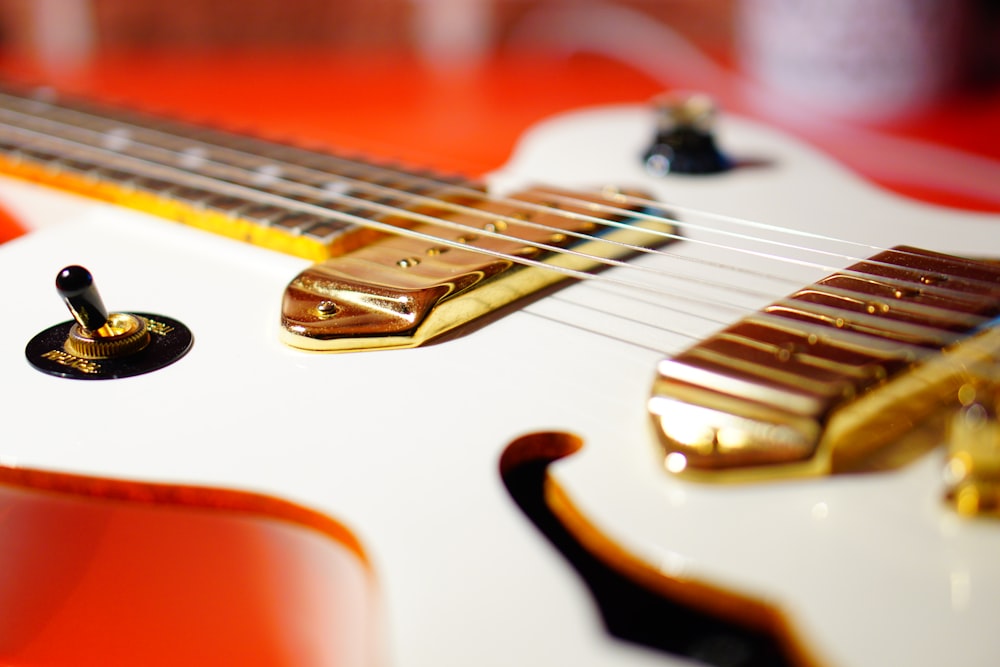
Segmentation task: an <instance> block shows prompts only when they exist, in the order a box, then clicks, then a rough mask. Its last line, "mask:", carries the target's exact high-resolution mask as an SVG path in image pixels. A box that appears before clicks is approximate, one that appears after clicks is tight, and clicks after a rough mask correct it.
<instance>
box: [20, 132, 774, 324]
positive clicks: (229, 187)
mask: <svg viewBox="0 0 1000 667" xmlns="http://www.w3.org/2000/svg"><path fill="white" fill-rule="evenodd" d="M11 131H14V132H15V133H21V134H23V133H27V134H29V135H32V136H33V138H34V139H35V140H36V141H38V142H40V143H42V144H43V145H44V144H57V145H59V148H57V149H56V150H57V151H58V154H62V155H70V156H72V155H73V148H74V146H73V144H74V142H71V141H68V140H65V139H61V138H53V137H50V136H47V135H40V134H38V133H35V132H33V131H30V130H24V129H23V128H0V136H2V135H3V133H5V132H6V133H9V132H11ZM66 144H70V145H71V146H70V147H69V148H67V147H66ZM75 147H77V148H79V146H75ZM83 148H85V149H86V150H87V154H88V155H90V156H92V155H93V153H94V152H95V150H97V149H94V147H91V146H83ZM100 152H103V153H105V154H106V155H107V158H108V159H107V161H106V163H107V164H110V165H112V166H114V165H116V164H121V163H129V166H130V168H132V169H134V163H136V162H139V163H142V162H143V161H142V160H139V159H137V158H133V157H128V156H123V155H122V154H120V153H116V152H112V151H100ZM144 166H145V167H146V171H147V172H149V173H152V174H154V175H156V174H159V173H160V172H163V171H167V172H170V173H171V176H174V177H177V176H179V177H180V178H179V180H181V181H195V182H197V181H199V180H201V179H203V178H204V177H202V176H199V175H197V174H191V173H189V172H186V171H183V170H179V169H176V168H173V167H169V166H165V165H161V164H158V163H146V164H145V165H144ZM219 185H220V187H221V188H222V189H224V190H225V191H227V192H229V193H232V194H233V195H234V196H241V197H249V198H251V199H256V200H258V201H266V202H275V203H277V204H279V205H287V206H289V207H292V208H296V209H300V210H303V211H305V212H313V213H316V214H318V215H328V216H329V217H334V218H336V219H338V220H342V221H345V222H349V223H353V224H365V225H366V226H369V227H372V228H374V229H378V230H381V231H385V232H387V233H390V234H399V233H404V234H405V235H407V236H410V237H412V238H418V239H421V240H424V241H429V242H433V243H438V244H444V245H448V246H451V247H456V248H459V249H465V250H472V251H475V252H477V253H480V254H486V255H490V256H493V257H497V258H499V259H505V260H509V261H517V262H519V263H522V264H527V265H529V266H535V267H539V268H544V269H549V270H555V271H558V272H560V273H562V274H564V275H567V276H569V277H572V278H579V279H582V280H604V281H609V282H613V283H616V284H619V285H622V286H625V287H628V288H631V289H638V290H642V291H647V292H652V293H656V294H659V295H661V296H662V295H669V296H671V297H673V298H676V299H681V300H687V301H689V302H691V303H705V302H710V303H713V304H714V305H716V306H718V307H720V308H726V309H732V310H739V311H745V310H746V308H745V306H743V305H740V304H738V303H733V302H727V301H723V300H719V299H711V298H708V297H704V296H699V297H695V296H687V295H683V294H680V293H679V292H678V291H677V290H676V288H670V289H668V288H662V287H658V286H655V285H652V284H649V283H641V282H636V281H633V280H626V279H623V278H620V277H610V276H605V275H596V274H592V273H588V272H586V271H581V270H576V269H571V268H568V267H563V266H558V265H552V264H549V263H546V262H543V261H539V260H533V259H530V258H522V257H516V256H513V255H510V254H509V253H503V252H499V251H494V250H490V249H488V248H482V247H470V246H468V245H466V244H463V243H461V242H457V241H452V240H451V239H447V238H444V237H440V236H435V235H430V234H424V233H421V232H419V231H415V230H399V229H398V228H397V227H394V226H392V225H389V224H386V223H381V222H378V221H372V220H366V219H363V218H358V217H356V216H352V215H350V214H344V213H340V212H336V211H330V210H329V209H324V208H321V207H317V206H314V205H310V204H307V203H303V202H298V201H295V200H287V199H286V198H283V197H280V196H277V195H271V194H268V193H261V192H258V191H257V190H254V189H253V188H250V187H248V186H242V185H238V184H231V183H221V184H219ZM411 217H412V218H413V219H416V220H420V221H423V216H418V215H413V216H411ZM427 221H428V222H430V223H432V224H440V225H445V226H451V227H454V228H457V229H460V230H463V231H470V230H469V228H468V227H465V226H463V225H457V224H456V225H451V224H448V223H447V221H440V220H437V219H433V218H428V220H427ZM498 236H500V237H501V238H503V236H502V235H498ZM535 245H537V247H540V248H549V249H552V250H553V251H557V252H562V250H561V249H559V248H556V247H554V246H547V245H546V244H535ZM563 254H566V253H563ZM575 254H577V255H580V256H581V257H584V258H591V256H588V255H585V254H583V253H575ZM593 259H595V260H601V261H603V258H599V257H594V258H593ZM616 262H617V260H616ZM619 264H620V265H621V266H622V268H626V269H631V270H636V269H641V268H647V269H648V267H640V266H638V265H634V264H629V263H627V262H617V264H616V265H619ZM654 273H656V274H657V275H658V276H660V277H662V276H664V275H666V276H667V277H670V274H666V273H665V272H662V271H654ZM675 277H678V276H675ZM684 279H685V280H687V281H688V282H692V280H693V279H691V278H690V277H684ZM701 282H702V283H703V284H705V285H706V286H710V285H709V283H710V282H711V281H704V280H702V281H701ZM719 288H720V289H722V288H724V289H726V290H730V291H731V290H732V286H731V285H723V284H719ZM756 296H761V297H763V296H768V295H766V294H764V293H761V294H758V295H756Z"/></svg>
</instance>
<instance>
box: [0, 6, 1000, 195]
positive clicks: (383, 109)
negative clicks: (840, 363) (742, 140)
mask: <svg viewBox="0 0 1000 667" xmlns="http://www.w3.org/2000/svg"><path fill="white" fill-rule="evenodd" d="M0 76H4V77H7V78H13V79H18V80H24V81H31V82H36V83H43V84H48V85H53V86H57V87H59V88H61V89H67V90H70V91H72V92H77V93H81V94H85V95H89V96H94V97H98V98H102V99H108V100H111V101H120V102H124V103H127V104H137V105H139V106H143V107H147V108H152V109H155V110H160V111H162V112H165V113H171V114H175V115H182V116H188V117H195V118H198V119H207V120H209V121H213V122H222V123H223V124H228V125H231V126H236V127H249V128H255V129H257V130H262V131H264V132H265V133H270V134H275V135H279V136H290V137H292V138H295V139H297V140H306V141H315V142H321V143H332V144H336V145H339V146H344V147H347V148H349V149H356V150H364V151H368V152H373V153H376V154H380V155H387V156H389V157H397V158H399V159H405V160H408V161H416V162H421V163H425V164H430V165H431V166H437V167H439V168H446V169H450V170H457V171H464V172H472V173H475V172H482V171H486V170H488V169H490V168H495V167H496V166H499V165H500V164H502V162H503V160H504V158H505V157H506V156H507V154H508V153H509V151H510V149H511V146H512V145H513V143H514V142H515V141H516V138H517V136H518V134H520V133H521V132H523V131H524V130H525V129H526V128H527V127H529V126H530V125H531V124H532V123H534V122H537V121H538V120H540V119H541V118H543V117H545V116H547V115H550V114H552V113H556V112H559V111H563V110H566V109H571V108H574V107H579V106H585V105H592V104H606V103H619V102H643V101H645V100H647V99H648V98H649V97H651V96H652V95H654V94H656V93H657V92H659V91H662V90H664V89H686V90H700V91H704V92H708V93H710V94H712V95H714V96H715V97H716V98H717V99H718V100H719V101H720V103H721V104H722V106H723V108H724V109H726V110H728V111H730V112H733V113H740V114H743V115H747V116H751V117H755V118H759V119H762V120H764V121H765V122H768V123H770V124H773V125H778V126H780V127H782V128H784V129H785V130H787V131H789V132H791V133H794V134H797V135H799V136H801V137H803V138H805V139H806V140H808V141H810V142H812V143H814V144H815V145H817V146H818V147H820V148H821V149H822V150H824V151H826V152H828V153H831V154H832V155H834V156H835V157H836V158H838V159H840V160H841V161H843V162H844V163H845V164H847V165H848V166H850V167H851V168H853V169H855V170H857V171H859V172H861V173H862V174H863V175H864V176H866V177H867V178H869V179H870V180H873V181H875V182H877V183H880V184H882V185H885V186H888V187H891V188H893V189H894V190H896V191H897V192H902V193H904V194H910V195H916V196H922V197H927V196H930V197H931V198H932V199H933V198H935V197H936V198H937V199H938V200H943V201H945V202H946V203H951V204H958V205H963V206H967V207H973V208H985V209H989V210H1000V193H998V192H996V190H997V188H996V187H995V183H997V182H1000V170H998V166H997V164H998V163H997V160H998V158H1000V93H998V87H997V82H998V79H1000V3H997V2H995V1H994V0H878V2H872V1H870V0H826V1H824V2H817V1H816V0H145V1H137V0H0ZM928 142H930V143H929V144H928ZM929 145H933V147H934V149H933V150H931V149H930V148H929V147H928V146H929Z"/></svg>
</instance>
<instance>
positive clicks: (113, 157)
mask: <svg viewBox="0 0 1000 667" xmlns="http://www.w3.org/2000/svg"><path fill="white" fill-rule="evenodd" d="M8 130H10V128H8ZM15 131H16V132H19V133H22V134H23V133H27V134H29V135H32V136H34V137H35V138H36V140H39V141H41V142H43V143H57V144H63V145H65V144H71V145H74V146H76V147H77V148H81V149H84V150H85V151H86V154H87V155H88V157H90V160H89V162H88V164H93V159H92V155H93V153H94V151H95V149H94V147H93V146H89V145H83V146H80V145H79V144H76V143H75V142H72V141H69V140H66V139H64V138H53V137H51V136H49V135H41V136H39V133H37V132H34V131H30V130H24V129H23V128H15ZM101 152H102V153H105V154H109V155H110V161H111V162H112V163H115V162H136V161H140V162H143V161H141V160H138V159H137V158H135V157H133V156H126V155H123V154H121V153H120V152H114V151H109V150H102V151H101ZM67 154H68V155H70V156H72V155H73V150H72V149H70V150H67V149H65V147H63V149H62V150H59V151H57V152H56V155H62V156H65V155H67ZM147 166H148V167H152V168H153V170H154V171H162V170H167V171H170V172H177V171H180V170H177V169H176V168H172V167H169V166H166V165H163V164H160V163H153V164H147ZM174 175H176V173H175V174H174ZM181 175H182V176H183V177H184V178H186V179H188V180H197V179H198V178H200V177H199V175H197V174H190V173H188V172H184V171H181ZM227 185H229V184H227ZM234 187H236V188H237V189H238V190H243V189H245V188H244V187H243V186H238V185H237V186H234ZM252 192H253V191H252ZM276 199H278V200H279V201H280V200H282V199H284V198H282V197H276ZM542 266H545V267H547V266H548V265H547V264H542ZM584 276H585V277H587V278H592V277H594V276H592V274H587V273H583V274H581V277H584ZM617 282H619V284H625V285H629V286H632V287H638V288H640V289H646V290H649V289H650V287H649V286H648V285H646V284H636V283H634V282H632V281H617ZM666 293H669V294H671V295H672V296H673V298H675V299H677V298H680V299H681V300H685V299H686V300H687V301H688V302H697V303H705V302H706V301H708V300H707V299H706V298H705V297H704V296H701V297H697V298H691V297H684V296H682V295H678V293H677V292H676V289H671V290H667V291H666ZM720 305H722V306H723V307H729V308H736V309H738V310H739V311H740V312H745V311H746V310H747V308H746V306H745V305H735V304H732V303H722V304H720ZM841 312H843V313H844V314H846V315H851V313H850V311H844V310H841ZM605 314H610V315H611V316H613V317H617V318H618V319H623V318H622V316H621V315H618V314H614V313H607V312H605ZM693 316H694V317H698V318H699V319H704V318H701V317H700V316H698V315H693ZM569 324H572V323H569ZM646 325H647V326H649V325H648V323H646ZM574 326H577V328H581V327H579V326H578V325H574ZM890 328H891V327H890ZM899 328H900V329H901V331H900V332H898V334H899V335H904V334H905V331H902V329H905V326H904V325H900V327H899ZM658 329H659V330H660V331H661V332H663V331H665V330H664V328H663V327H658ZM612 337H613V336H612ZM632 342H633V343H635V341H632ZM644 347H649V346H644ZM657 349H659V348H657Z"/></svg>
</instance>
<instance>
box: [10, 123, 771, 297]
mask: <svg viewBox="0 0 1000 667" xmlns="http://www.w3.org/2000/svg"><path fill="white" fill-rule="evenodd" d="M20 129H22V130H24V128H20ZM74 129H79V128H74ZM25 131H27V132H31V133H35V132H34V131H31V130H25ZM87 132H89V133H91V134H93V132H92V131H89V130H88V131H87ZM35 134H36V135H37V134H39V133H35ZM41 135H42V136H41V138H42V139H43V140H48V141H50V142H51V141H56V140H60V141H62V142H63V143H66V142H69V141H70V140H67V139H66V138H65V137H56V138H53V137H52V136H51V133H41ZM82 148H86V149H90V150H91V151H93V150H102V151H103V152H105V153H110V154H111V155H112V156H114V157H117V158H118V159H119V160H130V159H136V156H134V155H128V154H125V153H122V152H121V150H120V149H119V150H113V149H98V148H96V147H93V146H92V145H91V144H86V145H84V146H82ZM152 149H155V150H156V151H158V152H161V151H162V150H165V149H159V148H158V147H152ZM62 152H65V149H63V151H62ZM154 166H157V167H159V168H162V169H171V170H172V171H176V170H175V168H173V167H171V166H170V165H166V164H164V163H163V162H162V160H156V161H155V162H154ZM219 166H220V167H221V168H224V169H226V170H229V171H233V170H237V171H239V172H240V173H241V174H242V173H246V170H241V169H239V168H234V167H232V166H231V165H219ZM187 176H188V178H196V177H197V176H198V175H196V174H195V175H192V174H187ZM202 176H204V174H202ZM213 183H214V181H213ZM288 185H289V186H290V187H297V188H299V189H306V188H309V189H310V190H312V188H311V187H310V186H306V185H304V184H301V183H297V182H291V183H289V184H288ZM282 203H283V204H287V201H286V200H283V201H282ZM324 212H326V209H324ZM434 222H437V223H440V221H439V220H437V219H434ZM460 228H461V229H463V230H465V229H467V228H466V227H464V226H462V227H460ZM503 238H506V237H503ZM538 247H547V248H549V249H552V250H557V251H558V250H559V249H558V248H555V247H553V246H546V245H544V244H538ZM480 250H481V248H480ZM563 252H564V254H566V252H565V251H563ZM578 254H580V256H584V257H587V258H588V259H594V258H593V256H590V255H586V254H582V253H578ZM595 261H597V260H595ZM602 261H605V263H613V264H615V265H617V266H627V267H628V268H630V269H633V270H643V269H645V270H647V271H649V272H653V273H656V274H657V275H659V276H663V275H665V272H664V271H662V270H659V271H657V270H653V269H649V268H648V267H637V266H635V265H633V264H631V263H627V262H622V261H620V260H602ZM546 266H549V265H548V264H546ZM725 266H726V267H731V265H725ZM576 275H581V274H576ZM587 275H588V276H589V275H590V274H587ZM666 275H671V276H672V277H681V278H684V279H686V280H688V281H691V280H692V279H691V277H690V276H678V275H677V274H675V273H671V274H666ZM700 282H701V284H703V285H709V286H714V287H716V288H719V289H727V290H729V291H733V290H734V288H733V287H732V286H731V285H730V284H728V283H726V284H720V283H718V282H714V281H708V280H706V279H700ZM628 284H630V285H632V286H636V284H635V283H634V282H631V281H630V282H629V283H628ZM642 287H643V288H645V289H649V287H648V285H643V286H642ZM735 291H740V292H742V293H744V294H748V295H755V296H766V295H770V294H771V293H770V292H768V293H767V294H766V295H765V294H763V293H761V292H757V291H754V290H746V289H742V288H736V289H735ZM669 292H670V293H671V294H672V295H674V296H675V297H676V296H678V294H677V290H676V287H675V286H674V287H672V288H671V289H670V290H669ZM661 293H662V291H661ZM704 298H705V297H698V300H703V299H704ZM691 300H692V299H691V298H688V299H687V301H688V302H690V301H691ZM715 302H716V303H717V305H719V306H721V307H726V308H729V309H739V310H743V309H744V308H745V307H744V306H742V305H740V306H736V305H734V304H733V303H732V302H731V301H722V300H719V299H716V300H715Z"/></svg>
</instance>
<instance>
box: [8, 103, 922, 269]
mask: <svg viewBox="0 0 1000 667" xmlns="http://www.w3.org/2000/svg"><path fill="white" fill-rule="evenodd" d="M0 97H8V99H13V100H15V101H18V102H23V103H26V104H29V105H31V104H34V105H36V106H38V105H40V106H43V107H44V108H46V109H48V110H50V111H55V112H62V113H70V114H74V115H79V116H85V117H87V118H90V119H92V120H95V121H98V122H105V123H106V122H109V121H108V119H107V115H108V113H107V112H106V111H105V112H104V115H103V116H101V115H97V114H96V113H91V112H88V111H86V110H79V109H75V108H72V107H68V106H61V105H55V104H52V103H50V102H47V101H39V100H36V99H31V98H24V97H19V96H11V95H4V94H3V93H0ZM116 116H117V117H116ZM129 116H133V117H136V118H137V119H138V120H137V121H133V120H127V121H125V123H126V124H128V125H132V126H133V128H135V129H138V130H139V131H141V132H149V133H156V134H160V135H163V136H165V137H167V138H168V139H169V140H171V141H178V140H182V139H181V138H180V137H179V136H178V134H177V133H176V131H173V132H163V131H161V130H157V129H155V127H152V128H151V127H150V126H149V123H150V122H151V120H152V122H154V123H157V124H161V125H166V126H168V127H172V126H182V127H184V126H185V124H183V123H179V122H176V121H167V120H162V119H155V120H153V119H150V118H149V117H146V116H143V115H141V114H134V113H132V114H130V113H129V112H127V111H118V112H117V113H113V114H111V118H112V120H111V121H110V122H112V123H113V125H115V127H114V128H111V129H112V130H113V129H123V128H122V127H121V117H129ZM74 127H78V126H74ZM190 128H191V129H192V130H194V131H195V133H196V134H209V135H212V136H216V137H217V140H218V137H223V138H225V139H227V140H229V141H236V142H237V143H238V144H244V143H253V144H255V145H258V146H260V147H264V148H265V149H267V150H266V151H265V152H273V151H274V150H276V149H277V150H278V151H280V152H299V153H302V154H305V155H309V156H311V157H320V158H323V159H329V160H334V161H339V162H342V163H347V164H349V165H350V166H351V167H352V168H356V169H362V170H368V171H375V172H377V173H380V174H384V173H386V172H390V173H395V174H398V175H400V176H402V177H403V178H404V179H408V180H415V181H420V182H424V183H431V184H435V185H437V186H441V187H447V188H449V189H450V190H452V191H456V190H457V191H460V192H462V193H463V194H466V195H472V196H476V197H479V198H481V199H484V200H486V199H489V200H490V201H496V202H501V201H503V200H500V199H498V198H496V197H492V196H490V195H487V194H486V193H483V192H481V191H479V190H475V189H471V188H461V187H459V188H456V187H455V186H454V184H451V183H447V182H442V181H439V180H433V179H428V178H426V177H421V176H415V175H413V174H411V173H409V172H405V171H396V170H393V169H391V168H385V167H381V166H375V165H372V164H369V163H366V162H358V161H351V160H348V159H345V158H342V157H339V156H336V155H332V154H328V153H314V152H311V151H307V150H305V149H300V148H298V147H295V146H287V145H281V144H275V143H272V142H269V141H266V140H263V139H259V138H256V137H251V136H243V135H232V134H229V133H226V132H223V131H218V130H213V129H207V128H199V127H196V126H190ZM172 129H173V128H172ZM196 141H198V142H200V143H202V144H203V146H208V147H211V148H215V149H217V150H218V149H221V150H225V151H227V152H232V153H243V154H244V156H245V157H248V158H251V159H260V154H259V153H260V151H255V152H254V153H245V152H243V151H237V150H235V149H232V148H230V147H228V146H225V145H221V146H220V145H219V144H218V143H216V144H209V143H207V142H204V141H203V140H196ZM175 152H176V151H175ZM269 162H270V163H271V164H277V163H279V162H281V163H284V166H286V167H288V166H291V167H293V168H294V169H296V170H302V169H307V170H310V171H313V172H314V173H320V172H315V170H311V169H309V168H308V167H303V166H302V165H301V164H296V163H288V162H286V161H284V160H283V159H279V160H277V161H275V160H274V159H273V158H272V159H269ZM321 175H322V176H324V177H329V175H330V174H329V173H326V172H322V173H321ZM361 183H363V184H364V186H367V187H371V186H372V185H373V184H371V183H369V182H364V181H362V182H361ZM356 185H357V183H356ZM376 187H378V186H376ZM395 192H396V193H400V191H398V190H396V191H395ZM402 192H403V193H405V194H407V195H412V193H411V192H409V191H402ZM644 201H645V202H646V204H647V205H650V206H652V205H655V206H657V207H658V208H660V210H662V208H663V205H662V204H659V203H658V202H652V201H650V200H644ZM422 203H434V204H438V205H440V204H441V203H442V202H441V201H440V200H435V199H427V200H426V201H423V202H422ZM505 203H516V204H518V205H520V206H524V205H525V202H523V201H521V200H507V201H506V202H505ZM574 203H576V204H580V203H581V202H580V200H578V199H577V200H574ZM585 203H589V202H585ZM670 207H671V208H683V207H678V206H676V205H673V206H670ZM536 208H537V206H536ZM605 210H610V209H605ZM685 210H686V211H687V212H691V213H698V214H701V215H706V216H710V217H713V218H715V219H724V220H726V221H728V222H731V223H738V224H740V225H743V226H749V227H753V228H757V229H770V230H771V231H778V232H781V233H784V234H792V235H796V236H803V237H806V238H810V239H813V240H823V241H828V242H836V243H843V244H848V245H853V246H856V247H860V248H865V249H867V250H869V251H870V250H885V248H880V247H878V246H873V245H870V244H862V243H857V242H855V241H849V240H846V239H837V238H834V237H831V236H827V235H821V234H815V233H810V232H804V231H801V230H793V229H789V228H782V227H778V226H775V225H767V224H765V223H758V222H754V221H750V220H746V219H740V218H736V217H733V216H721V215H718V214H714V213H710V212H705V211H695V210H693V209H690V208H688V209H685ZM467 212H472V213H474V214H478V215H484V213H483V212H482V211H481V210H480V209H472V210H470V211H467ZM618 212H619V213H621V214H624V215H632V216H634V215H635V213H634V212H632V211H628V210H619V211H618ZM485 215H488V213H487V214H485ZM564 215H567V216H568V217H577V216H574V214H572V213H570V212H564ZM639 215H640V216H641V215H643V214H641V213H640V214H639ZM652 217H656V216H652ZM668 219H670V218H668ZM672 220H673V223H674V224H675V225H677V226H680V227H685V228H697V229H700V230H701V231H707V232H710V233H718V234H727V235H731V236H737V237H738V238H742V239H745V240H753V241H762V239H760V238H759V237H753V236H749V235H737V234H733V233H731V232H725V231H722V230H719V229H717V228H711V227H705V226H695V225H693V223H690V222H688V221H683V220H676V219H672ZM590 221H592V222H595V223H597V224H601V225H604V226H627V225H628V223H622V222H619V221H608V220H605V219H601V218H596V219H595V218H590ZM516 222H519V224H525V223H524V221H516ZM553 231H561V232H563V233H567V230H558V229H556V228H553ZM572 235H573V236H577V237H583V236H584V235H581V234H578V233H572ZM668 237H669V238H677V237H676V235H673V236H668ZM684 239H685V240H686V241H688V242H704V241H703V240H700V239H691V238H687V237H684ZM603 241H604V242H612V243H613V241H608V240H606V239H604V240H603ZM765 242H767V243H769V244H772V245H779V246H782V247H786V248H794V249H796V250H800V251H807V252H815V253H819V254H825V255H829V256H832V257H837V258H839V259H847V260H852V261H869V262H871V259H870V258H868V259H866V258H862V257H856V256H852V255H844V254H842V253H831V252H827V251H823V250H820V249H819V248H815V247H806V246H801V245H796V244H785V243H781V242H777V241H774V240H766V241H765ZM727 248H729V249H731V250H735V251H737V252H747V250H746V249H743V248H738V247H737V248H734V247H732V246H727ZM631 249H633V250H636V251H638V252H648V251H650V250H651V249H649V248H645V247H644V246H634V247H632V248H631ZM897 252H900V253H901V254H907V251H906V250H897ZM667 254H670V253H667ZM761 255H763V256H766V257H767V258H768V259H771V260H774V261H795V260H791V259H790V258H786V257H782V256H780V255H774V254H764V253H761ZM699 261H701V263H706V262H704V261H703V260H699ZM806 264H808V263H806ZM813 264H814V266H815V267H816V268H822V269H823V270H826V271H836V270H837V268H838V267H835V266H829V265H821V264H818V263H813ZM893 266H894V265H893ZM714 268H729V269H734V268H735V269H737V270H738V267H734V266H731V265H730V266H720V265H718V264H716V265H715V266H714ZM894 268H898V267H895V266H894ZM758 273H759V272H758ZM770 277H771V278H772V279H779V280H780V279H781V277H780V276H773V275H772V276H770ZM789 282H791V281H789Z"/></svg>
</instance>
